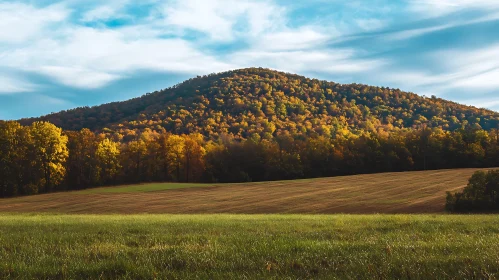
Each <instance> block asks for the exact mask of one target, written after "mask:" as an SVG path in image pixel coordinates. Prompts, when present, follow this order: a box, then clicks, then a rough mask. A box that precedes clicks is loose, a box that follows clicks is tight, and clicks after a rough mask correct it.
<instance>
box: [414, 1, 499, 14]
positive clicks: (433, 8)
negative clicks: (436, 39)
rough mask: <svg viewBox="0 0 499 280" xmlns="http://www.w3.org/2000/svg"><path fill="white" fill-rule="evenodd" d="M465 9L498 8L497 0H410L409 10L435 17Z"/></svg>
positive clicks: (486, 9)
mask: <svg viewBox="0 0 499 280" xmlns="http://www.w3.org/2000/svg"><path fill="white" fill-rule="evenodd" d="M467 9H480V10H484V11H490V10H496V9H499V1H497V0H410V2H409V10H410V11H412V12H416V13H418V14H419V15H421V16H423V17H435V16H442V15H446V14H450V13H453V12H457V11H462V10H467Z"/></svg>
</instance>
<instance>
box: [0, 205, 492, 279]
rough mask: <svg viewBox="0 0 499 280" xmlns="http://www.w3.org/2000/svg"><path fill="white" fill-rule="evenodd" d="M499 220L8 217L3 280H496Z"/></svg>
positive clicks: (0, 240) (0, 236)
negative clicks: (34, 279) (389, 279)
mask: <svg viewBox="0 0 499 280" xmlns="http://www.w3.org/2000/svg"><path fill="white" fill-rule="evenodd" d="M498 276H499V218H497V217H496V216H492V215H482V216H458V215H228V214H220V215H53V214H46V215H39V214H36V215H30V214H2V215H0V279H33V278H37V279H117V278H119V279H387V278H391V279H495V278H497V277H498Z"/></svg>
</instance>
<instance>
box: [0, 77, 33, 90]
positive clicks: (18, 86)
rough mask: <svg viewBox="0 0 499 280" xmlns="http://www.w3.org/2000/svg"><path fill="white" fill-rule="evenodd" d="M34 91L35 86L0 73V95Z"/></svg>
mask: <svg viewBox="0 0 499 280" xmlns="http://www.w3.org/2000/svg"><path fill="white" fill-rule="evenodd" d="M35 89H36V86H35V85H33V84H31V83H30V82H28V81H26V80H24V79H19V78H16V77H9V76H7V75H6V74H5V73H4V74H2V73H0V94H13V93H22V92H30V91H33V90H35Z"/></svg>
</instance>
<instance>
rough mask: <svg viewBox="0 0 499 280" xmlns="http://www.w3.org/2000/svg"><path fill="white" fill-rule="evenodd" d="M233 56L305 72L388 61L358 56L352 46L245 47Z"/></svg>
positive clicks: (346, 70)
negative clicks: (325, 47) (301, 48)
mask: <svg viewBox="0 0 499 280" xmlns="http://www.w3.org/2000/svg"><path fill="white" fill-rule="evenodd" d="M230 60H231V61H234V63H235V64H236V65H240V66H242V67H253V66H262V67H268V68H273V69H277V70H282V71H287V72H294V73H303V74H304V73H306V72H322V73H331V74H351V73H361V72H369V71H370V70H373V69H376V68H378V67H380V66H382V65H383V64H385V63H386V61H384V60H383V59H372V60H369V59H356V58H355V51H353V50H348V49H337V50H331V49H328V50H307V51H276V52H272V51H258V50H253V51H242V52H238V53H235V54H234V55H231V56H230Z"/></svg>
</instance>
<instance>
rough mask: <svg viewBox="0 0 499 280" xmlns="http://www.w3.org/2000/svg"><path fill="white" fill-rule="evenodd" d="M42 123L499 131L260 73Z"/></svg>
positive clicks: (406, 101)
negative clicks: (423, 128)
mask: <svg viewBox="0 0 499 280" xmlns="http://www.w3.org/2000/svg"><path fill="white" fill-rule="evenodd" d="M38 120H44V121H50V122H52V123H53V124H55V125H57V126H59V127H61V128H63V129H65V130H80V129H82V128H89V129H91V130H93V131H98V132H104V133H107V134H116V133H118V134H121V135H123V136H125V137H133V135H136V134H137V133H140V132H141V131H144V130H146V129H151V130H158V131H159V130H163V129H166V130H167V131H170V132H173V133H176V134H183V133H194V132H199V133H201V134H203V135H205V136H209V137H217V136H219V135H221V134H233V135H234V136H236V137H242V138H247V137H250V136H251V135H253V134H259V136H260V137H268V136H269V134H275V133H280V132H283V131H288V132H290V133H292V134H295V135H303V136H310V135H317V134H318V135H332V134H333V133H348V132H352V133H356V132H359V131H366V130H367V131H375V130H378V131H379V130H385V131H391V130H399V129H404V128H419V127H422V126H428V127H441V128H442V129H443V130H449V131H452V130H456V129H459V128H461V127H464V126H471V127H477V128H478V127H481V128H483V129H485V130H490V129H492V128H497V127H499V113H497V112H494V111H490V110H486V109H478V108H475V107H471V106H465V105H460V104H458V103H455V102H451V101H447V100H444V99H440V98H436V97H434V96H433V97H431V98H428V97H423V96H419V95H416V94H414V93H410V92H404V91H401V90H399V89H391V88H386V87H373V86H367V85H361V84H346V85H343V84H338V83H334V82H327V81H321V80H317V79H310V78H306V77H303V76H299V75H294V74H289V73H283V72H278V71H273V70H269V69H262V68H248V69H240V70H234V71H228V72H224V73H218V74H210V75H207V76H202V77H200V76H198V77H197V78H193V79H189V80H187V81H185V82H183V83H180V84H178V85H175V86H173V87H171V88H167V89H164V90H161V91H156V92H153V93H148V94H145V95H143V96H141V97H138V98H134V99H131V100H128V101H124V102H113V103H109V104H104V105H100V106H95V107H81V108H76V109H71V110H67V111H62V112H59V113H53V114H50V115H46V116H43V117H40V118H31V119H23V120H20V122H21V123H22V124H25V125H27V124H30V123H32V122H34V121H38Z"/></svg>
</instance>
